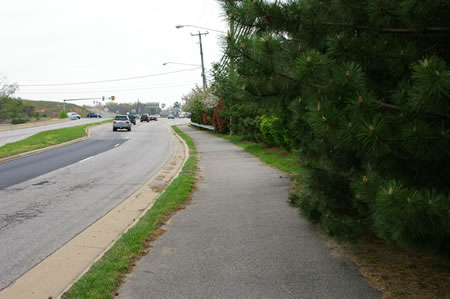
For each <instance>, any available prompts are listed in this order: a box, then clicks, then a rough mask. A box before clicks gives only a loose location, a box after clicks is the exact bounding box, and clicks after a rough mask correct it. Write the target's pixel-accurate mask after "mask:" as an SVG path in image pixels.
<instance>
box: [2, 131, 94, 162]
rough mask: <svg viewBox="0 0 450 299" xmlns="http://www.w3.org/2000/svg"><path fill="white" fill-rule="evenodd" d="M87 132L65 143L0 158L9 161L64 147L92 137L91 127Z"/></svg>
mask: <svg viewBox="0 0 450 299" xmlns="http://www.w3.org/2000/svg"><path fill="white" fill-rule="evenodd" d="M85 134H86V136H84V137H81V138H77V139H74V140H70V141H67V142H64V143H60V144H55V145H51V146H47V147H43V148H39V149H36V150H32V151H29V152H24V153H20V154H17V155H13V156H9V157H5V158H0V163H4V162H9V161H12V160H16V159H20V158H25V157H28V156H32V155H36V154H40V153H43V152H46V151H49V150H52V149H56V148H60V147H64V146H67V145H71V144H73V143H76V142H79V141H83V140H86V139H89V138H91V128H90V127H88V128H86V131H85Z"/></svg>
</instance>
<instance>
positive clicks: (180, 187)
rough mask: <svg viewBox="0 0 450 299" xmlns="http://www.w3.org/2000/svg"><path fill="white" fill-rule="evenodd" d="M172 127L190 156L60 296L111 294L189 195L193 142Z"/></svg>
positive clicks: (192, 180) (193, 165) (194, 162)
mask: <svg viewBox="0 0 450 299" xmlns="http://www.w3.org/2000/svg"><path fill="white" fill-rule="evenodd" d="M172 128H173V129H174V130H175V132H177V134H178V135H180V136H181V138H183V139H184V140H185V141H186V143H187V145H188V147H189V152H190V157H189V158H188V160H187V161H186V163H185V165H184V166H183V169H182V171H181V172H180V174H179V175H178V177H177V178H176V179H175V180H173V181H172V183H171V184H170V185H169V186H168V187H167V189H166V191H165V192H164V193H162V194H161V195H160V197H159V198H158V199H157V200H156V202H155V204H154V205H153V207H152V208H151V209H150V211H148V213H147V214H146V215H145V216H144V217H142V218H141V219H140V220H139V221H138V223H137V224H136V225H135V226H134V227H132V228H131V229H130V230H129V231H128V232H127V233H125V234H124V235H122V237H121V238H120V239H119V240H118V241H117V242H116V244H114V246H113V247H112V248H111V249H110V250H109V251H108V252H107V253H106V254H105V255H104V256H103V258H102V259H101V260H100V261H99V262H97V263H96V264H94V265H93V266H92V267H91V269H90V270H89V272H87V273H86V274H85V275H84V276H83V277H82V278H81V279H80V280H79V281H77V282H76V283H75V284H74V285H73V287H72V288H71V289H70V290H69V291H68V292H67V293H66V294H64V296H63V298H112V297H113V296H114V292H115V290H116V289H117V288H118V287H119V285H120V282H121V280H122V278H123V276H124V275H125V274H126V273H127V272H129V271H130V270H131V268H132V267H133V263H134V260H136V259H137V258H139V256H141V255H143V254H145V252H146V248H147V247H148V246H149V245H148V243H149V242H151V241H153V240H154V239H155V238H157V237H158V236H159V235H160V234H161V232H162V230H161V229H160V227H161V226H162V225H163V224H164V223H165V221H166V220H167V219H168V217H169V216H170V215H171V214H173V213H174V212H175V211H177V210H178V209H179V208H180V207H181V206H182V204H183V202H185V201H186V200H188V199H189V198H190V195H191V192H192V190H193V188H194V183H195V172H196V170H197V155H196V151H195V147H194V143H193V142H192V139H191V138H190V137H189V136H188V135H186V134H184V133H183V132H181V131H180V130H179V129H178V128H177V127H175V126H172Z"/></svg>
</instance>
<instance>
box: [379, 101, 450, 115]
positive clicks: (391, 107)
mask: <svg viewBox="0 0 450 299" xmlns="http://www.w3.org/2000/svg"><path fill="white" fill-rule="evenodd" d="M378 104H380V107H386V108H390V109H395V110H402V109H401V108H400V107H399V106H397V105H392V104H388V103H385V102H382V101H378ZM426 113H427V114H431V115H434V116H439V117H445V118H450V115H448V114H443V113H437V112H426Z"/></svg>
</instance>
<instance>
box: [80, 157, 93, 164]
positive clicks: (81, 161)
mask: <svg viewBox="0 0 450 299" xmlns="http://www.w3.org/2000/svg"><path fill="white" fill-rule="evenodd" d="M92 158H94V156H92V157H89V158H86V159H83V160H81V161H78V163H83V162H84V161H87V160H89V159H92Z"/></svg>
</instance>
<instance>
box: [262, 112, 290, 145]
mask: <svg viewBox="0 0 450 299" xmlns="http://www.w3.org/2000/svg"><path fill="white" fill-rule="evenodd" d="M259 129H260V131H261V136H262V139H263V142H264V143H266V144H267V145H270V146H280V147H284V148H286V149H291V148H292V145H293V142H292V140H291V138H290V137H289V131H288V129H287V127H285V126H284V124H283V122H282V120H281V119H280V118H279V117H276V116H274V115H272V116H267V115H262V116H261V123H260V126H259Z"/></svg>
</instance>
